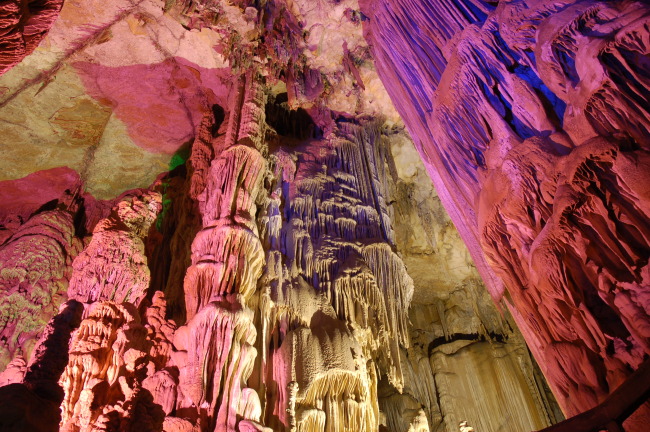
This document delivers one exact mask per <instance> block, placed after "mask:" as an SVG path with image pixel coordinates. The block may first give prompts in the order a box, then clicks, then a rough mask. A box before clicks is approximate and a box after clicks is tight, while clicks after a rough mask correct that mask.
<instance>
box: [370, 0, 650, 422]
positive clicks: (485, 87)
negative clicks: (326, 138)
mask: <svg viewBox="0 0 650 432" xmlns="http://www.w3.org/2000/svg"><path fill="white" fill-rule="evenodd" d="M362 10H363V11H364V13H365V14H366V15H367V16H368V17H369V20H368V25H367V26H366V31H367V36H368V39H369V40H370V41H371V43H372V46H373V53H374V56H375V61H376V65H377V68H378V71H379V73H380V76H382V80H383V82H384V83H385V84H386V88H387V90H388V92H389V93H390V94H391V96H392V98H393V101H394V102H395V104H396V108H397V109H398V111H400V113H401V114H402V116H403V118H404V120H405V124H406V125H407V128H408V129H409V131H410V132H411V135H412V136H413V137H414V140H415V143H416V146H417V147H418V149H419V151H420V154H421V155H422V157H423V159H424V161H425V163H427V165H428V170H429V173H430V174H431V177H432V179H433V180H434V183H435V185H436V188H437V190H438V192H439V193H440V195H441V197H442V199H443V202H444V204H445V206H446V208H447V209H448V210H449V212H450V214H451V215H452V219H453V220H454V221H455V222H456V224H457V226H458V227H459V229H460V232H461V235H462V236H463V238H464V240H465V241H466V242H467V244H468V246H469V248H470V250H471V251H472V252H473V256H474V258H475V259H476V261H477V264H478V267H479V269H480V270H481V272H482V275H483V277H484V279H485V281H486V284H487V287H488V290H489V291H490V292H491V294H492V296H493V298H495V300H497V301H499V302H501V303H503V304H504V305H507V307H508V308H509V309H510V310H511V311H512V313H513V315H514V317H515V319H516V321H517V323H518V325H519V327H520V328H521V330H522V332H523V334H524V335H525V337H526V339H527V342H528V344H529V346H530V349H531V351H532V352H533V354H534V355H535V357H536V358H537V359H538V361H539V363H540V365H541V367H542V370H543V371H544V373H545V375H546V377H547V378H548V380H549V383H550V385H551V387H552V388H553V390H554V393H555V395H556V396H557V397H558V400H559V402H560V404H561V405H562V407H563V409H564V411H565V412H566V413H567V414H568V415H574V414H577V413H579V412H582V411H585V410H586V409H588V408H591V407H593V406H595V405H596V404H598V403H599V402H601V401H603V400H604V398H605V397H606V396H607V395H608V394H609V393H610V392H611V391H612V390H613V389H615V388H616V387H618V386H619V385H620V384H621V383H622V382H623V381H624V380H625V378H626V377H627V376H628V375H629V374H630V373H631V371H632V370H634V369H636V368H637V367H639V365H640V364H641V362H642V361H643V360H644V359H645V358H646V357H647V355H648V353H649V351H648V336H647V334H646V333H645V330H644V329H645V328H646V327H647V326H648V308H647V305H648V303H647V296H648V291H647V286H648V284H647V273H648V268H649V267H648V257H649V256H650V255H649V253H648V252H649V249H648V240H647V239H648V234H649V233H648V231H647V229H648V226H650V225H649V224H648V216H649V213H648V207H647V197H648V190H649V187H650V182H649V181H648V180H649V178H648V177H647V173H648V168H649V167H650V165H649V159H648V142H649V141H648V137H649V129H648V119H649V118H650V116H649V112H648V107H649V106H650V105H649V104H648V101H649V97H648V95H649V92H648V85H649V82H650V81H648V79H649V77H650V73H649V70H648V63H647V55H648V51H647V50H648V43H647V41H648V34H649V33H648V19H649V18H648V17H650V9H648V7H647V5H646V4H645V3H642V2H627V1H626V2H596V1H593V2H592V1H561V2H560V1H558V2H555V1H553V2H541V1H506V2H499V3H498V4H496V3H494V2H483V1H476V2H444V1H440V2H439V1H423V2H417V3H413V2H407V1H385V0H377V1H368V2H365V6H364V7H363V8H362ZM441 22H444V23H445V25H444V26H441V25H440V23H441ZM643 412H646V411H643V410H642V412H640V413H638V415H639V420H638V424H637V426H636V427H633V426H630V427H631V428H632V429H631V430H642V429H643V428H644V426H643V422H644V421H645V420H642V418H643V416H644V414H643ZM645 415H647V412H646V414H645Z"/></svg>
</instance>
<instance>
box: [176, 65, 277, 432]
mask: <svg viewBox="0 0 650 432" xmlns="http://www.w3.org/2000/svg"><path fill="white" fill-rule="evenodd" d="M257 78H258V77H257V76H256V73H255V72H253V71H248V72H247V73H246V74H245V75H243V76H242V77H240V78H239V81H238V85H237V93H236V94H235V95H234V96H233V98H232V106H231V109H230V113H229V117H228V121H229V124H228V126H227V134H226V139H225V149H224V150H223V151H221V152H220V153H218V154H217V155H216V156H215V158H214V159H213V160H212V163H211V165H210V169H209V170H208V175H207V179H206V181H205V189H204V190H203V192H202V193H201V195H200V196H199V201H200V203H201V204H200V208H201V213H202V222H203V229H202V230H201V231H200V232H199V233H198V234H197V236H196V238H195V239H194V242H193V243H192V265H191V266H190V268H189V269H188V271H187V274H186V277H185V282H184V288H185V304H186V309H187V319H188V323H187V325H186V326H185V327H183V328H181V329H179V331H178V332H177V335H176V338H175V345H176V348H177V349H179V350H182V351H186V352H187V359H186V363H185V366H184V367H182V368H181V371H180V389H181V392H182V394H183V399H184V400H183V401H182V402H181V405H182V406H184V407H185V409H187V410H190V411H192V410H196V416H197V418H198V419H200V422H201V428H202V430H209V431H213V430H214V431H234V430H243V429H246V430H263V428H262V427H261V426H259V424H258V423H257V422H258V421H259V417H260V414H261V410H260V407H259V405H260V404H259V399H258V396H257V393H256V392H255V391H254V390H252V389H249V388H246V387H245V383H246V381H247V379H248V377H249V376H250V374H251V372H252V368H253V363H254V361H255V358H256V356H257V351H256V349H255V348H254V344H255V340H256V338H257V331H256V329H255V326H254V323H253V315H254V313H253V310H252V309H251V307H250V306H249V300H250V299H251V297H252V296H253V294H254V293H255V291H256V289H257V281H258V279H259V278H260V276H261V274H262V267H263V264H264V251H263V249H262V244H261V242H260V240H259V237H258V234H257V228H256V224H255V215H256V211H257V208H256V205H255V199H256V197H257V194H258V193H259V190H260V186H261V183H262V178H263V175H264V173H265V171H266V160H265V159H264V156H263V155H262V153H261V151H264V149H263V146H264V142H263V137H264V124H265V123H264V92H263V88H262V85H261V84H260V83H259V80H258V79H257ZM238 424H239V426H238Z"/></svg>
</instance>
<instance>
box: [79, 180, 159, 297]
mask: <svg viewBox="0 0 650 432" xmlns="http://www.w3.org/2000/svg"><path fill="white" fill-rule="evenodd" d="M159 211H160V195H159V194H157V193H149V192H147V193H143V194H140V195H134V196H131V197H128V198H126V199H123V200H122V201H120V202H119V203H118V204H117V206H116V207H115V208H114V209H113V211H112V214H111V215H110V216H109V217H108V218H106V219H104V220H102V221H100V222H99V224H97V227H95V230H94V233H93V238H92V241H91V242H90V244H89V245H88V247H87V248H86V249H85V250H84V251H83V253H81V254H80V255H79V257H77V258H76V259H75V262H74V263H73V267H74V269H75V273H74V274H73V276H72V278H71V280H70V289H69V292H68V296H69V297H70V298H73V299H76V300H78V301H81V302H84V303H92V302H95V301H100V300H111V301H119V302H130V303H133V304H134V305H136V306H139V304H140V302H141V301H142V299H143V298H144V297H145V295H146V293H147V289H148V287H149V269H148V268H147V264H146V257H145V256H144V243H143V241H142V239H143V238H144V237H145V236H146V235H147V234H148V232H149V228H150V227H151V224H152V223H153V222H154V221H155V219H156V216H157V214H158V212H159Z"/></svg>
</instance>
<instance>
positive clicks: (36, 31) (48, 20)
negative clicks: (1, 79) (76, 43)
mask: <svg viewBox="0 0 650 432" xmlns="http://www.w3.org/2000/svg"><path fill="white" fill-rule="evenodd" d="M62 5H63V0H17V1H8V2H4V3H3V4H2V5H1V6H0V12H1V16H2V18H0V29H2V32H1V36H0V74H3V73H4V72H6V71H7V70H9V69H10V68H11V67H12V66H14V65H15V64H16V63H18V62H19V61H21V60H22V59H23V57H25V56H26V55H27V54H30V53H31V52H32V51H34V49H35V48H36V47H37V46H38V44H39V42H40V41H41V40H42V39H43V37H44V36H45V34H46V33H47V31H48V30H49V29H50V27H51V26H52V23H54V20H56V18H57V17H58V15H59V12H60V11H61V6H62Z"/></svg>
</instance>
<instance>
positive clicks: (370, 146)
mask: <svg viewBox="0 0 650 432" xmlns="http://www.w3.org/2000/svg"><path fill="white" fill-rule="evenodd" d="M369 127H373V125H370V126H369ZM348 129H349V130H348ZM357 129H359V130H357ZM344 137H345V138H344ZM380 139H381V137H380V134H373V133H370V132H368V133H365V132H363V127H362V126H355V127H354V128H346V131H339V132H338V133H337V134H334V135H332V136H331V137H330V138H329V139H326V140H323V141H320V142H311V143H310V147H309V148H308V149H306V150H305V151H304V153H299V154H296V153H290V152H289V151H288V150H279V151H277V152H275V153H274V154H272V155H271V157H270V164H269V169H270V171H272V172H273V176H272V179H271V180H270V181H269V183H270V184H271V188H270V191H269V192H270V193H269V197H268V198H267V199H266V200H265V207H264V208H262V211H261V214H260V216H259V232H260V234H261V238H262V243H263V244H264V247H265V251H266V262H267V265H266V268H265V274H264V280H265V282H266V283H267V284H268V286H267V288H266V290H265V291H264V292H263V293H262V296H261V301H260V310H261V314H262V317H263V323H262V324H263V325H262V332H261V333H262V334H261V337H262V346H263V349H264V351H263V352H262V363H263V367H264V368H265V369H267V370H269V371H270V372H267V374H268V377H267V387H268V389H269V390H268V391H267V410H268V411H269V413H268V414H267V418H270V415H273V416H277V418H279V419H280V422H281V423H282V424H283V425H285V426H286V427H288V429H289V430H291V431H304V432H307V431H309V432H324V431H339V430H355V431H372V430H377V428H378V427H379V409H378V405H377V394H376V388H377V382H378V379H379V376H380V375H382V374H385V375H386V376H387V377H388V380H389V382H390V383H391V384H392V385H393V386H394V387H395V388H397V389H398V390H401V389H402V387H403V378H402V371H401V366H400V354H399V352H400V345H402V346H408V345H409V338H408V332H407V324H408V318H407V312H408V307H409V304H410V301H411V297H412V294H413V283H412V281H411V278H410V277H409V276H408V274H407V273H406V268H405V266H404V264H403V262H402V261H401V259H400V258H399V256H398V255H397V254H396V253H395V252H394V251H393V249H392V247H391V242H392V238H393V233H392V231H391V230H390V226H391V225H390V218H389V215H388V209H387V205H386V203H385V199H384V196H385V194H386V193H387V190H386V189H387V188H386V187H385V180H386V179H385V172H384V159H383V157H384V156H385V155H384V154H382V153H381V151H378V150H376V149H374V147H375V146H378V145H381V144H383V143H379V140H380ZM379 165H380V166H379ZM267 351H268V352H267Z"/></svg>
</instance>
